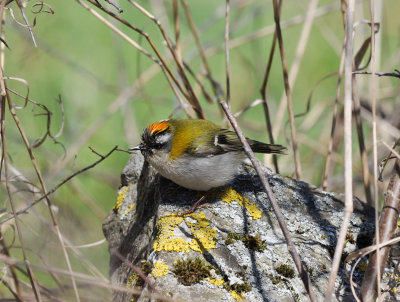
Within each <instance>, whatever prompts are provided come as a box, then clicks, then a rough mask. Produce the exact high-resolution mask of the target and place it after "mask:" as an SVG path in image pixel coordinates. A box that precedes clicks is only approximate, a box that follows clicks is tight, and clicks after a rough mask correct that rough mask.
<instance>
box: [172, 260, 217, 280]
mask: <svg viewBox="0 0 400 302" xmlns="http://www.w3.org/2000/svg"><path fill="white" fill-rule="evenodd" d="M211 269H213V266H211V265H208V264H206V263H205V261H204V260H203V259H201V258H199V257H196V258H195V259H192V258H188V259H186V260H177V261H176V262H175V264H174V268H173V269H172V272H173V273H174V275H175V277H176V278H177V279H178V281H179V282H180V283H182V284H183V285H186V286H189V285H193V284H196V283H199V282H200V281H201V280H204V279H205V278H208V277H211V273H210V270H211Z"/></svg>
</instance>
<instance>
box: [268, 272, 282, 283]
mask: <svg viewBox="0 0 400 302" xmlns="http://www.w3.org/2000/svg"><path fill="white" fill-rule="evenodd" d="M268 277H269V279H270V280H271V282H272V284H274V285H276V284H279V283H281V282H282V281H285V280H286V279H284V278H282V277H281V276H279V275H273V274H268Z"/></svg>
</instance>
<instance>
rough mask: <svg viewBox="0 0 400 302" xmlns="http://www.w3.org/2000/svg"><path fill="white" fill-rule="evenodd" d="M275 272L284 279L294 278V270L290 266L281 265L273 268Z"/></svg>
mask: <svg viewBox="0 0 400 302" xmlns="http://www.w3.org/2000/svg"><path fill="white" fill-rule="evenodd" d="M275 270H276V272H277V273H278V274H279V275H282V276H284V277H286V278H290V279H292V278H294V277H295V276H296V273H295V271H294V269H293V268H292V267H291V266H290V265H287V264H281V265H279V266H277V267H276V268H275Z"/></svg>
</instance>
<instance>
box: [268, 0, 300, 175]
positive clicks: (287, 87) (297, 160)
mask: <svg viewBox="0 0 400 302" xmlns="http://www.w3.org/2000/svg"><path fill="white" fill-rule="evenodd" d="M281 1H283V0H281ZM273 4H274V20H275V26H276V35H277V38H278V44H279V50H280V55H281V62H282V70H283V80H284V83H285V93H286V97H287V105H288V113H289V121H290V130H291V139H292V148H293V155H294V165H295V175H296V178H297V179H301V164H300V154H299V149H298V142H297V137H296V125H295V122H294V113H293V101H292V93H291V90H290V84H289V77H288V72H287V64H286V56H285V50H284V45H283V38H282V30H281V25H280V15H279V4H278V0H273Z"/></svg>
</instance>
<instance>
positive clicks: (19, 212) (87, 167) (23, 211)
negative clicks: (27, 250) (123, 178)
mask: <svg viewBox="0 0 400 302" xmlns="http://www.w3.org/2000/svg"><path fill="white" fill-rule="evenodd" d="M90 150H92V152H93V153H95V154H97V155H98V156H100V159H99V160H97V161H95V162H94V163H92V164H91V165H89V166H86V167H85V168H83V169H81V170H79V171H76V172H75V173H72V174H71V175H70V176H68V177H67V178H65V179H64V180H63V181H62V182H60V183H59V184H58V185H56V186H55V187H54V188H53V189H51V190H49V191H48V192H47V194H44V195H43V196H42V197H40V198H39V199H36V200H35V201H34V202H32V203H31V204H30V205H28V206H26V207H25V208H23V209H22V210H19V211H17V212H16V213H15V215H11V216H9V217H7V218H5V219H3V220H1V221H0V225H2V224H3V223H5V222H7V221H9V220H11V219H14V218H15V216H19V215H21V214H23V213H26V212H27V211H28V210H29V209H30V208H32V207H33V206H35V205H36V204H37V203H39V202H40V201H42V200H43V199H45V198H47V197H48V196H50V195H51V194H53V193H54V192H55V191H57V190H58V189H59V188H60V187H61V186H62V185H64V184H65V183H66V182H68V181H70V180H71V179H72V178H74V177H75V176H77V175H79V174H81V173H83V172H85V171H87V170H89V169H91V168H93V167H95V166H96V165H98V164H99V163H101V162H102V161H103V160H105V159H106V158H107V157H109V156H110V155H111V154H112V153H113V152H114V151H115V150H119V149H118V146H115V147H114V148H113V149H111V151H110V152H108V153H107V154H106V155H101V154H99V153H97V152H95V151H94V150H93V149H92V148H90Z"/></svg>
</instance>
